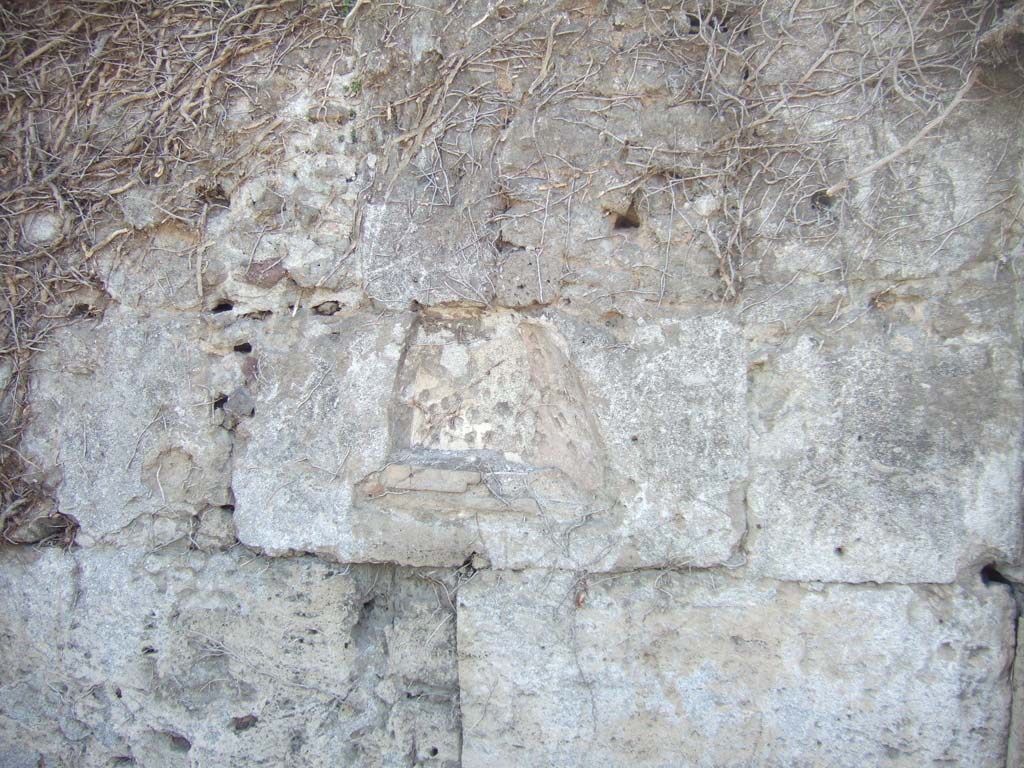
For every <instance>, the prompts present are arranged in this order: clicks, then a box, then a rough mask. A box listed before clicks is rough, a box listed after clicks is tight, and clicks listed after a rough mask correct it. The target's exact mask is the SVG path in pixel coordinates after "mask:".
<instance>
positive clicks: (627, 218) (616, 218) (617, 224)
mask: <svg viewBox="0 0 1024 768" xmlns="http://www.w3.org/2000/svg"><path fill="white" fill-rule="evenodd" d="M639 227H640V214H639V213H637V211H636V206H635V205H633V204H630V206H629V210H628V211H626V212H625V213H615V212H614V211H613V212H612V229H639Z"/></svg>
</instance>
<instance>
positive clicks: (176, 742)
mask: <svg viewBox="0 0 1024 768" xmlns="http://www.w3.org/2000/svg"><path fill="white" fill-rule="evenodd" d="M167 735H168V736H169V737H170V739H171V749H173V750H174V751H175V752H188V751H189V750H190V749H192V742H191V741H189V740H188V739H186V738H185V737H184V736H181V735H179V734H177V733H169V734H167Z"/></svg>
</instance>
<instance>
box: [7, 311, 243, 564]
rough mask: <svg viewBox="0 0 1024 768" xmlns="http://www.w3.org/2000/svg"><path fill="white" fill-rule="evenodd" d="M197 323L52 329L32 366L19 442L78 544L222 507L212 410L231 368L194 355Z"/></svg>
mask: <svg viewBox="0 0 1024 768" xmlns="http://www.w3.org/2000/svg"><path fill="white" fill-rule="evenodd" d="M201 327H202V325H201V322H200V321H197V320H189V319H182V318H178V317H176V316H149V317H144V316H139V315H136V314H135V313H133V312H131V311H128V310H124V309H121V308H113V309H110V310H108V311H107V312H106V313H105V314H104V316H103V318H102V319H101V320H98V321H92V320H87V321H84V322H81V323H77V324H75V325H71V326H69V327H66V328H63V329H61V330H60V331H59V332H58V333H56V334H55V335H54V337H53V339H52V341H51V343H50V344H49V345H48V347H47V349H46V350H45V351H44V352H43V353H42V354H40V355H39V356H38V357H37V358H36V359H35V361H34V363H33V365H34V368H33V384H32V386H33V392H32V421H31V423H30V426H29V429H28V432H27V434H26V437H25V441H24V444H23V446H24V450H25V452H26V454H27V455H28V456H29V457H31V459H32V461H33V463H34V464H35V465H36V466H37V467H38V468H39V469H40V479H41V480H43V481H45V482H47V483H49V484H52V485H54V486H56V492H57V501H58V506H59V511H60V512H62V513H64V514H67V515H71V516H73V517H74V518H75V519H76V520H77V521H78V522H79V523H80V524H81V531H80V534H79V535H80V537H81V538H80V543H89V542H93V541H98V540H103V539H108V538H111V537H115V536H117V535H119V534H120V533H121V532H126V533H128V532H127V531H125V529H126V528H127V526H129V525H130V524H131V523H132V522H133V521H136V520H139V519H140V518H146V519H147V520H150V521H153V520H157V519H161V520H164V521H172V523H171V524H172V525H174V526H178V523H177V522H173V521H181V520H182V519H187V518H188V517H189V516H191V515H193V514H196V513H197V512H198V511H199V510H201V509H203V508H204V507H206V506H207V505H211V504H212V505H221V504H228V503H230V468H229V456H230V451H231V439H230V436H229V434H228V432H227V431H226V430H224V429H223V428H222V427H221V426H220V418H221V417H220V415H219V414H218V412H217V411H216V409H215V407H214V406H215V401H216V397H217V394H216V393H217V389H216V387H217V385H218V382H219V381H220V380H222V379H226V378H230V377H231V376H233V375H234V373H233V366H235V365H236V363H235V362H234V361H233V360H230V359H229V360H227V361H222V360H221V359H220V357H219V356H217V355H211V354H208V352H207V351H206V350H204V349H203V347H202V345H201V344H200V329H201ZM179 527H180V526H179ZM149 543H150V544H156V543H160V542H159V541H150V542H149Z"/></svg>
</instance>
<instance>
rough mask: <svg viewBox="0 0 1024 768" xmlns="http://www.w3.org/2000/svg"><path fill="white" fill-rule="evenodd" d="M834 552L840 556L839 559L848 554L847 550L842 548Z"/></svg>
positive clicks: (837, 548)
mask: <svg viewBox="0 0 1024 768" xmlns="http://www.w3.org/2000/svg"><path fill="white" fill-rule="evenodd" d="M832 551H833V552H835V553H836V554H837V555H839V557H842V556H843V555H845V554H846V550H845V549H843V548H842V547H836V548H835V549H833V550H832Z"/></svg>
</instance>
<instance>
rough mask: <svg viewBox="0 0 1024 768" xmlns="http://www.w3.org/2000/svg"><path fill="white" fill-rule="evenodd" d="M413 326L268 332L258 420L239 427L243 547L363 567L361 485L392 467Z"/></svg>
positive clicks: (295, 325)
mask: <svg viewBox="0 0 1024 768" xmlns="http://www.w3.org/2000/svg"><path fill="white" fill-rule="evenodd" d="M408 325H409V317H408V315H397V316H395V315H391V316H377V315H372V314H368V313H367V314H356V315H348V316H329V317H321V316H317V315H312V314H310V313H309V312H305V311H304V312H302V313H300V314H298V315H297V317H295V318H292V317H290V316H283V317H281V316H275V317H273V318H271V319H269V320H267V321H265V322H264V323H262V324H260V328H259V331H258V332H259V336H258V343H257V350H258V351H257V354H256V356H255V357H256V361H257V365H258V377H257V378H256V382H255V384H254V391H253V396H254V397H255V399H256V407H255V415H254V416H253V417H252V418H251V419H248V420H247V421H246V422H245V423H243V424H241V425H239V427H238V430H237V445H236V448H235V450H236V453H235V464H234V476H233V489H234V492H235V497H236V500H237V501H236V508H235V515H234V517H235V525H236V526H237V529H238V538H239V540H240V541H241V542H242V543H244V544H248V545H251V546H254V547H260V548H262V549H263V550H265V551H267V552H270V553H285V552H288V551H289V550H300V551H301V550H306V551H320V552H327V553H331V554H333V555H334V556H336V557H338V558H340V559H343V560H352V561H359V560H360V559H361V558H360V555H361V553H360V551H359V548H358V546H357V539H356V538H355V537H354V536H353V532H352V523H351V519H350V510H351V508H352V495H353V493H352V492H353V485H354V484H355V483H357V482H358V481H359V480H361V479H362V478H364V477H365V476H366V475H367V474H369V473H370V472H372V471H373V470H375V469H380V468H381V467H383V466H384V464H385V463H386V460H387V455H388V408H389V404H390V401H391V395H392V389H393V387H394V384H395V376H396V372H397V370H398V366H399V361H400V357H401V353H402V349H403V347H402V343H403V341H404V338H405V335H406V333H407V330H408Z"/></svg>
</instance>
